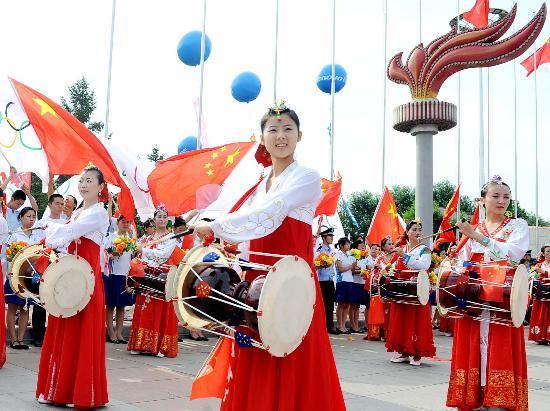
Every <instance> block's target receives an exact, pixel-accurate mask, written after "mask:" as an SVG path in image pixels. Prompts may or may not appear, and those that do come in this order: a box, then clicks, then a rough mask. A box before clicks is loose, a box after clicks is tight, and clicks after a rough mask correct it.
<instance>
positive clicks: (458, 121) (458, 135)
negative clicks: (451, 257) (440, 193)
mask: <svg viewBox="0 0 550 411" xmlns="http://www.w3.org/2000/svg"><path fill="white" fill-rule="evenodd" d="M456 16H457V17H456V30H457V32H460V0H456ZM457 80H458V99H457V108H458V110H457V119H456V125H457V129H456V131H457V152H458V154H457V167H456V168H457V170H456V180H457V181H456V186H457V187H458V186H459V185H460V138H461V135H460V97H461V90H460V86H461V84H460V72H458V79H457ZM460 216H461V214H460V194H459V195H458V205H457V207H456V221H460ZM458 236H459V237H458V238H457V239H460V232H459V233H458Z"/></svg>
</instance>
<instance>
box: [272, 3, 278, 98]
mask: <svg viewBox="0 0 550 411" xmlns="http://www.w3.org/2000/svg"><path fill="white" fill-rule="evenodd" d="M278 63H279V0H275V50H274V58H273V103H275V102H276V101H277V70H278Z"/></svg>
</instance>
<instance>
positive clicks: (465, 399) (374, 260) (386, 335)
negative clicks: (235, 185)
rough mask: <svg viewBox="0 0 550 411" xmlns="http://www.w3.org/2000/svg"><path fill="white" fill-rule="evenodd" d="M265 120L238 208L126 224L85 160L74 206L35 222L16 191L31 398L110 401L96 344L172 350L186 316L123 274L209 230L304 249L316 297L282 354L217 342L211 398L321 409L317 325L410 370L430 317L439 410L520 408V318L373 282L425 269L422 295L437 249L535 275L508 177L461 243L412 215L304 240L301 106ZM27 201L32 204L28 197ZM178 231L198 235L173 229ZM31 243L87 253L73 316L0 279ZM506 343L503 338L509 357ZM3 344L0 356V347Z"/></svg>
mask: <svg viewBox="0 0 550 411" xmlns="http://www.w3.org/2000/svg"><path fill="white" fill-rule="evenodd" d="M261 130H262V139H261V145H260V149H262V150H264V151H265V152H267V153H268V157H269V158H270V162H271V164H270V167H271V168H270V171H269V173H268V174H267V175H268V177H267V178H264V177H263V176H262V177H261V178H260V180H259V182H258V183H257V184H256V185H255V186H254V187H252V188H251V189H249V190H248V191H247V192H246V193H245V194H244V196H243V197H242V198H241V199H240V200H239V201H238V203H237V204H238V205H239V206H238V207H235V209H233V210H232V212H231V213H228V214H227V215H224V216H221V217H219V218H218V219H216V220H214V221H208V220H199V219H197V220H195V221H194V222H193V223H190V222H191V219H194V218H195V217H196V215H197V212H196V211H192V212H190V213H187V214H186V215H185V216H175V217H174V216H169V215H168V213H167V211H166V209H165V208H164V207H163V206H162V205H159V207H158V208H157V210H156V211H155V213H154V216H153V218H152V219H150V220H147V221H145V222H144V224H143V225H142V227H143V228H142V229H141V228H140V230H138V229H137V228H136V225H135V224H134V222H133V221H130V220H128V219H127V218H126V217H124V216H122V215H119V214H118V212H117V207H116V199H115V198H113V197H112V196H111V195H109V194H108V193H107V192H106V190H107V189H106V183H105V181H104V177H103V174H102V173H101V171H100V170H99V169H97V168H95V167H90V168H87V169H85V170H84V171H83V173H82V175H81V178H80V182H79V191H80V194H81V196H82V201H81V202H80V204H77V200H76V198H74V197H72V196H66V197H63V196H61V195H59V194H53V193H50V195H49V200H48V207H47V210H46V212H45V213H44V215H43V216H42V218H41V219H40V220H38V219H37V217H38V216H37V212H38V207H37V204H36V201H35V199H34V198H33V196H32V195H31V193H30V192H29V190H28V188H27V187H22V189H21V190H18V191H15V192H14V193H13V195H12V196H11V200H10V201H9V202H8V203H7V204H6V205H5V210H4V213H3V216H2V217H0V234H1V235H2V245H3V246H2V271H3V273H4V278H5V285H4V288H3V291H4V293H3V294H4V295H5V303H6V304H7V312H6V323H7V331H8V337H9V338H8V339H7V340H8V341H9V345H10V347H11V348H12V349H16V350H19V349H28V345H26V344H25V341H24V338H25V330H26V327H27V324H28V321H29V310H32V330H33V335H32V337H33V343H34V345H36V346H37V347H42V354H41V359H40V364H39V374H38V384H37V390H36V397H37V399H38V401H39V402H40V403H56V404H66V405H75V406H79V407H96V406H102V405H105V404H107V403H108V392H107V376H106V368H105V343H106V342H107V343H112V344H126V346H127V349H128V353H129V354H130V355H143V354H146V355H154V356H156V357H160V358H162V357H175V356H177V355H178V334H179V333H178V328H179V327H180V326H181V325H179V324H178V318H177V316H176V313H175V310H174V307H173V304H172V302H171V301H165V299H164V298H161V297H159V295H158V291H159V290H158V289H155V288H154V286H151V285H149V286H148V287H149V288H147V286H144V285H143V284H140V283H136V282H135V281H134V280H133V277H134V275H135V274H136V273H139V272H140V270H141V271H143V270H144V267H145V268H146V269H147V270H149V272H155V273H167V272H168V271H169V270H170V269H171V268H173V267H175V266H178V264H180V262H181V261H182V259H183V258H184V256H185V253H186V251H187V250H189V249H190V248H192V247H193V246H195V245H200V244H201V243H202V239H204V238H206V237H209V236H212V237H216V238H218V239H220V240H222V241H226V242H229V243H232V244H239V243H248V244H249V246H248V250H250V251H254V252H256V254H253V255H252V256H251V257H250V261H251V262H252V263H259V264H267V265H272V264H273V263H274V261H275V259H274V257H273V256H272V255H275V254H280V255H297V256H300V257H302V258H303V259H304V260H306V261H307V262H308V263H309V264H310V266H311V269H312V271H316V273H317V276H316V277H317V280H318V281H316V296H317V301H319V302H321V301H322V303H319V304H316V305H315V307H314V314H313V319H312V323H311V326H310V328H309V331H308V333H307V335H306V336H305V337H304V339H303V342H302V343H301V344H300V346H299V347H298V348H297V349H296V351H294V352H293V353H292V354H290V355H288V356H287V357H281V358H279V357H274V356H271V355H270V354H269V353H268V352H266V351H264V350H259V349H253V348H243V347H242V346H240V345H238V344H233V348H232V350H231V351H230V352H228V353H227V355H228V356H230V357H231V359H230V364H231V365H230V368H229V371H228V375H227V379H225V380H223V384H225V386H224V387H223V388H224V392H225V393H226V394H225V395H224V398H223V401H222V409H226V410H246V409H262V410H264V409H266V410H269V409H284V410H293V409H308V408H309V405H310V403H311V401H312V400H311V399H312V398H315V403H316V404H317V408H318V409H326V410H341V409H345V404H344V400H343V396H342V392H341V389H340V383H339V380H338V375H337V370H336V366H335V362H334V358H333V355H332V351H331V346H330V342H329V338H328V334H327V332H328V333H330V334H360V335H362V336H363V338H364V340H366V341H384V342H385V346H386V349H387V351H388V352H392V353H394V354H393V356H392V357H391V362H392V363H408V364H410V365H412V366H415V367H418V366H421V364H422V358H430V357H434V356H435V355H436V346H435V344H434V334H433V329H434V328H439V330H440V331H441V332H443V333H444V334H446V335H448V336H453V337H454V341H453V354H452V363H451V375H450V380H449V389H448V396H447V405H448V406H451V407H457V408H460V409H472V408H476V407H479V406H486V407H499V408H502V409H517V410H520V409H526V408H527V396H528V391H527V364H526V361H527V359H526V353H525V341H524V334H523V328H522V327H510V326H505V325H502V324H500V323H498V322H496V321H494V316H495V313H494V312H491V311H490V310H487V309H483V310H481V311H480V313H479V317H478V318H474V317H471V316H468V315H462V316H453V317H452V318H450V317H447V316H441V315H439V313H438V311H437V309H436V308H435V307H434V298H432V299H431V304H420V303H414V302H411V300H410V299H409V300H405V299H399V298H387V297H386V296H384V295H383V293H381V292H380V285H381V283H380V279H381V278H392V279H396V280H398V281H403V282H414V281H415V279H416V278H417V276H418V274H419V272H420V271H427V272H429V273H430V275H429V279H430V283H431V289H432V294H433V292H434V291H435V287H436V284H435V283H436V279H437V271H438V266H439V264H440V263H441V262H442V261H443V260H444V259H445V258H446V257H447V256H448V257H449V259H450V261H451V262H452V264H454V265H455V266H456V267H461V265H460V263H462V262H470V263H472V264H482V263H485V264H488V263H489V262H493V261H497V260H498V261H500V260H503V259H505V260H506V261H507V265H508V266H509V269H508V273H507V275H508V276H513V269H514V268H515V267H516V266H517V265H518V264H526V265H529V269H530V271H531V273H532V276H533V279H535V280H536V281H540V282H544V281H546V280H547V279H548V275H549V272H550V246H545V247H543V248H542V250H541V256H540V258H539V261H538V263H536V264H534V265H533V266H531V263H530V262H529V261H528V260H527V258H526V254H527V248H528V244H529V239H528V229H527V224H526V223H525V221H523V220H521V219H513V218H509V217H506V216H505V214H504V211H505V210H506V208H507V206H508V204H509V202H510V188H509V187H508V185H506V184H505V183H504V182H501V181H496V180H490V181H489V182H488V183H487V184H485V186H484V187H483V189H482V192H481V203H482V205H483V207H484V208H485V218H484V220H483V221H482V222H481V223H480V224H478V225H476V226H472V225H470V224H469V223H467V222H458V223H457V226H458V229H459V230H460V232H461V233H462V240H461V241H460V242H459V243H458V244H446V245H444V246H443V245H440V246H439V248H438V249H436V250H433V251H432V250H431V249H430V248H429V247H428V246H426V245H425V244H424V243H423V242H422V223H421V221H419V220H413V221H409V222H408V223H407V224H406V227H405V230H404V235H403V236H401V237H400V238H398V239H392V237H391V235H388V236H387V237H386V238H383V239H381V241H380V243H379V244H375V243H370V244H369V243H368V242H367V241H366V239H364V238H363V237H358V238H354V239H349V238H346V237H343V238H340V239H338V241H337V242H336V248H335V246H334V230H333V229H332V228H331V227H329V226H322V227H320V229H319V231H318V234H317V235H316V236H314V238H313V240H312V238H311V233H312V227H311V226H312V222H313V214H314V210H315V204H316V203H317V202H318V201H319V198H320V197H321V191H320V187H319V181H320V176H319V174H318V173H317V172H315V171H313V170H310V169H307V168H305V167H302V166H300V165H298V163H297V162H296V161H295V160H294V151H295V148H296V145H297V143H298V142H299V141H300V139H301V131H300V122H299V119H298V116H297V114H296V113H295V112H294V111H292V110H290V109H288V108H286V107H284V106H278V107H275V108H272V109H270V110H269V111H268V112H267V113H266V114H265V115H264V117H263V118H262V120H261ZM3 188H4V189H5V187H3ZM27 200H28V202H29V203H30V206H24V204H25V203H26V202H27ZM102 200H103V201H102ZM304 210H305V211H304ZM259 213H263V215H266V216H269V218H270V221H271V223H270V224H263V226H262V231H261V234H259V231H258V230H257V228H258V227H255V226H254V225H253V224H251V221H255V220H254V219H253V218H251V216H254V215H258V214H259ZM256 220H257V219H256ZM236 227H237V228H238V229H236ZM188 229H190V231H192V232H194V234H193V235H187V236H183V237H179V238H175V237H174V236H173V234H178V233H184V232H185V231H186V230H188ZM394 241H395V242H394ZM32 244H44V246H45V247H49V248H51V249H54V250H57V251H58V252H59V253H61V254H62V253H76V254H78V255H79V256H80V257H82V258H84V259H85V260H86V261H87V262H88V263H89V264H90V266H91V268H92V270H93V273H94V276H95V279H96V281H95V286H94V287H95V288H94V291H93V295H92V297H91V300H90V302H89V303H88V304H87V305H86V307H85V309H83V310H82V311H81V312H79V313H78V314H77V315H75V316H72V317H69V318H61V317H53V316H51V315H50V316H49V317H48V319H46V312H45V310H44V308H43V307H42V306H41V305H40V304H37V302H36V301H34V300H33V299H29V298H27V299H23V298H21V297H20V296H19V295H18V293H16V292H15V291H14V290H12V288H11V287H10V283H9V281H8V279H7V275H6V273H8V272H9V264H10V262H11V261H12V260H13V258H14V256H15V255H16V254H17V252H18V251H19V250H21V249H22V248H23V247H25V246H28V245H32ZM266 253H267V254H266ZM470 271H475V269H472V270H470ZM244 275H245V277H244V279H245V280H246V281H249V282H250V281H252V280H253V279H255V278H256V277H257V276H258V272H255V271H245V274H244ZM151 287H152V288H151ZM4 295H0V297H1V298H0V300H1V299H2V298H3V297H4ZM0 302H1V303H3V301H0ZM531 302H532V309H531V313H530V329H529V339H530V340H533V341H536V342H537V343H540V344H548V342H549V339H550V314H549V312H550V309H549V304H550V302H548V301H546V300H544V299H537V298H532V299H531ZM335 304H336V309H335ZM132 305H133V306H134V308H133V315H132V324H131V327H130V333H129V336H125V335H124V333H123V330H124V327H123V324H124V320H125V310H126V308H127V307H129V306H132ZM362 307H364V308H362ZM335 316H336V324H335V323H334V317H335ZM0 318H3V317H0ZM361 323H363V324H364V326H363V327H361ZM16 324H17V326H16ZM348 324H349V328H348ZM0 328H1V329H2V330H3V329H4V328H5V326H4V325H3V324H0ZM189 331H190V332H189V338H192V339H195V340H205V339H207V337H206V336H205V335H203V334H202V333H201V330H198V329H190V330H189ZM255 337H256V338H258V336H255ZM0 338H2V334H0ZM66 341H70V344H65V342H66ZM0 343H2V345H4V342H3V341H0ZM502 347H508V348H509V350H506V354H504V353H503V350H502ZM2 348H4V347H2ZM2 348H0V349H2ZM1 354H2V355H1V356H0V360H2V358H3V360H2V361H0V365H2V364H3V362H4V361H5V350H3V352H2V353H1ZM297 375H300V378H299V379H297V378H296V376H297Z"/></svg>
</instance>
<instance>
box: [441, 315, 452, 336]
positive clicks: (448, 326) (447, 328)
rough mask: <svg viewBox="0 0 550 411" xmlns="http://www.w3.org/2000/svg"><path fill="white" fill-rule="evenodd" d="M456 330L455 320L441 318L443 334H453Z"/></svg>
mask: <svg viewBox="0 0 550 411" xmlns="http://www.w3.org/2000/svg"><path fill="white" fill-rule="evenodd" d="M454 329H455V319H454V318H450V317H444V316H441V317H440V322H439V331H440V332H442V333H452V332H454Z"/></svg>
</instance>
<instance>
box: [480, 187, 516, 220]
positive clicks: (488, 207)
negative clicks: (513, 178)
mask: <svg viewBox="0 0 550 411" xmlns="http://www.w3.org/2000/svg"><path fill="white" fill-rule="evenodd" d="M481 202H482V204H484V205H485V211H486V212H487V213H492V214H497V215H504V213H505V212H506V210H507V209H508V206H509V205H510V189H509V188H508V187H506V186H505V185H504V184H491V185H489V188H488V189H487V194H485V197H482V198H481Z"/></svg>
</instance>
